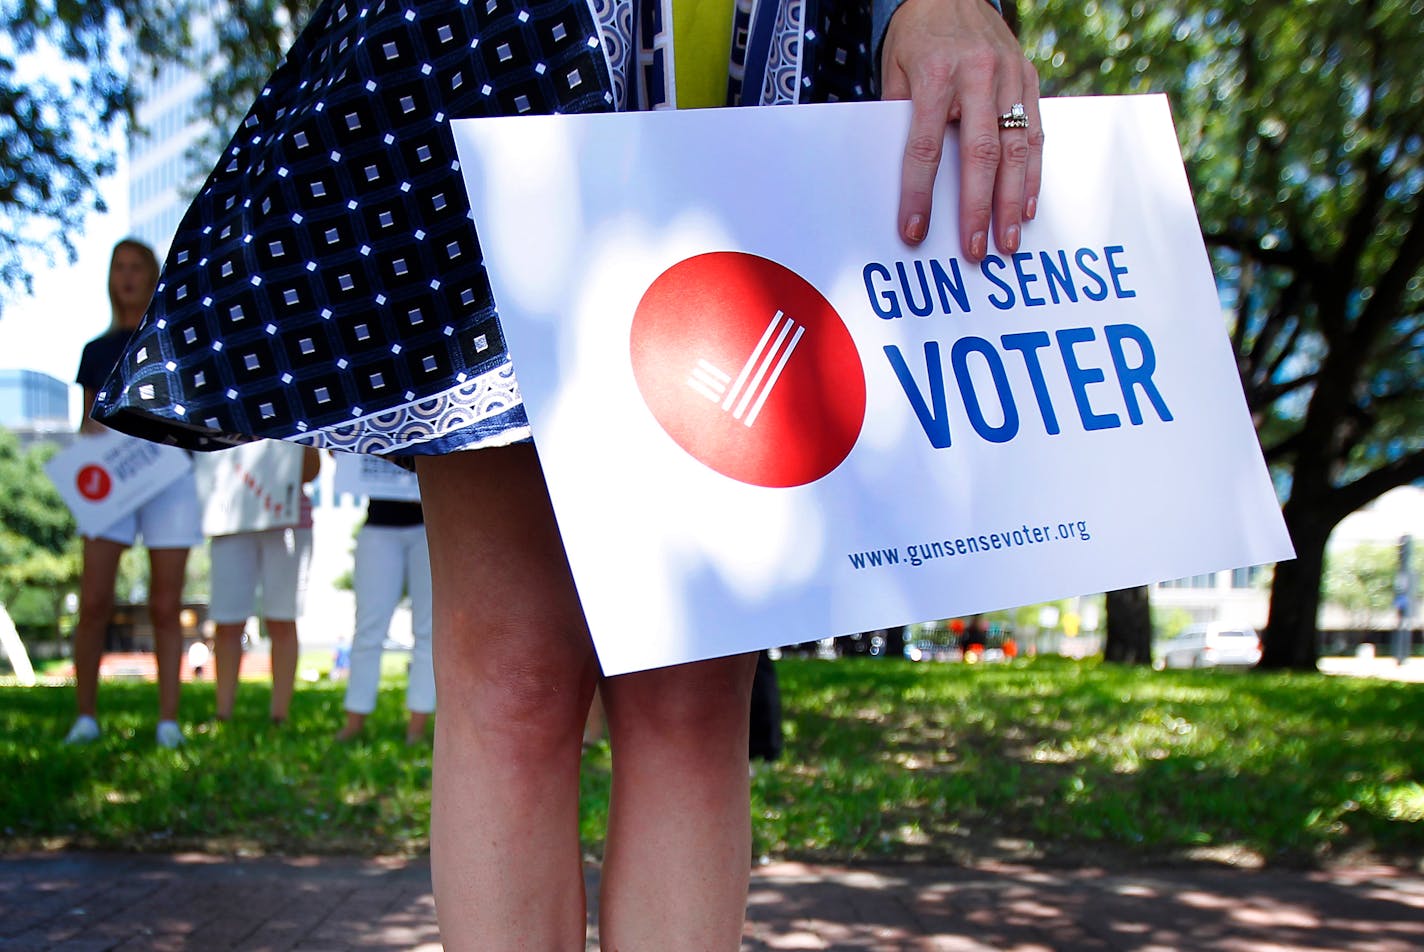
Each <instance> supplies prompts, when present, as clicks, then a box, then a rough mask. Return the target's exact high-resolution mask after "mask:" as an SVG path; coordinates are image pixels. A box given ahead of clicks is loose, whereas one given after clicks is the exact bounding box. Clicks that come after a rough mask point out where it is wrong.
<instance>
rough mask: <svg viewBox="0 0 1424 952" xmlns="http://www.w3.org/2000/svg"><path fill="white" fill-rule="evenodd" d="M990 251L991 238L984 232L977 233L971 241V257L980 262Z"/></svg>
mask: <svg viewBox="0 0 1424 952" xmlns="http://www.w3.org/2000/svg"><path fill="white" fill-rule="evenodd" d="M988 250H989V237H988V236H987V235H985V234H984V232H982V231H976V232H975V233H974V234H973V235H972V236H971V237H970V239H969V257H971V258H973V259H974V260H976V261H978V260H979V259H981V258H983V257H984V255H985V254H986V253H987V252H988Z"/></svg>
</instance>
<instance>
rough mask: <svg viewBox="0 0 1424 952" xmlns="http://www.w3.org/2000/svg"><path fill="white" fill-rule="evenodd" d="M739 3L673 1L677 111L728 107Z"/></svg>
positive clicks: (709, 0)
mask: <svg viewBox="0 0 1424 952" xmlns="http://www.w3.org/2000/svg"><path fill="white" fill-rule="evenodd" d="M735 8H736V0H672V48H673V69H674V71H675V73H676V80H675V82H676V84H677V108H679V109H700V108H703V107H706V106H725V105H726V104H727V62H728V61H729V60H730V59H731V57H732V15H733V12H734V10H735Z"/></svg>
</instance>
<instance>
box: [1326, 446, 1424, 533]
mask: <svg viewBox="0 0 1424 952" xmlns="http://www.w3.org/2000/svg"><path fill="white" fill-rule="evenodd" d="M1420 479H1424V450H1415V451H1414V452H1413V453H1408V454H1406V455H1404V456H1401V457H1399V458H1398V459H1396V460H1394V461H1392V462H1389V463H1386V464H1385V465H1383V466H1381V467H1380V468H1378V469H1375V470H1372V471H1370V472H1368V473H1366V474H1365V475H1363V476H1361V477H1360V478H1359V479H1357V480H1355V481H1354V482H1352V483H1346V484H1345V485H1343V486H1339V487H1337V488H1336V489H1335V490H1334V491H1332V492H1331V493H1330V504H1331V506H1332V508H1333V509H1334V510H1335V512H1336V514H1337V520H1338V519H1343V518H1345V517H1346V516H1348V515H1349V514H1350V513H1352V512H1354V511H1355V510H1356V509H1359V508H1360V507H1361V506H1364V505H1365V504H1367V503H1369V502H1372V501H1374V500H1376V499H1378V498H1379V497H1380V496H1383V495H1384V494H1385V493H1387V492H1389V491H1390V490H1391V489H1394V488H1396V487H1399V486H1405V485H1408V484H1409V483H1412V482H1415V481H1417V480H1420Z"/></svg>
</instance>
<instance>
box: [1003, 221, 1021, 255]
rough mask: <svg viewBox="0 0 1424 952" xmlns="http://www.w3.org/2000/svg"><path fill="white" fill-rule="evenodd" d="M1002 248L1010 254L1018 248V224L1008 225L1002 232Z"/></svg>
mask: <svg viewBox="0 0 1424 952" xmlns="http://www.w3.org/2000/svg"><path fill="white" fill-rule="evenodd" d="M1004 250H1005V251H1007V252H1009V253H1010V254H1012V253H1013V252H1015V251H1018V250H1019V226H1018V225H1010V226H1009V228H1008V230H1007V231H1005V232H1004Z"/></svg>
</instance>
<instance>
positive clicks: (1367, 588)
mask: <svg viewBox="0 0 1424 952" xmlns="http://www.w3.org/2000/svg"><path fill="white" fill-rule="evenodd" d="M1325 565H1326V568H1325V599H1326V601H1328V602H1332V603H1334V604H1336V605H1338V606H1340V607H1341V608H1343V609H1345V610H1346V611H1348V612H1350V613H1351V614H1352V615H1353V616H1354V618H1355V621H1354V622H1353V624H1354V625H1355V626H1356V627H1360V628H1367V627H1370V624H1371V622H1372V620H1373V619H1374V617H1375V616H1388V617H1389V620H1390V621H1391V622H1393V620H1394V616H1393V613H1394V578H1395V574H1396V573H1397V572H1398V570H1399V547H1398V546H1393V545H1370V544H1362V545H1357V546H1355V547H1353V548H1350V549H1346V550H1344V551H1340V552H1331V553H1330V554H1329V555H1328V556H1327V557H1326V563H1325Z"/></svg>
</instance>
